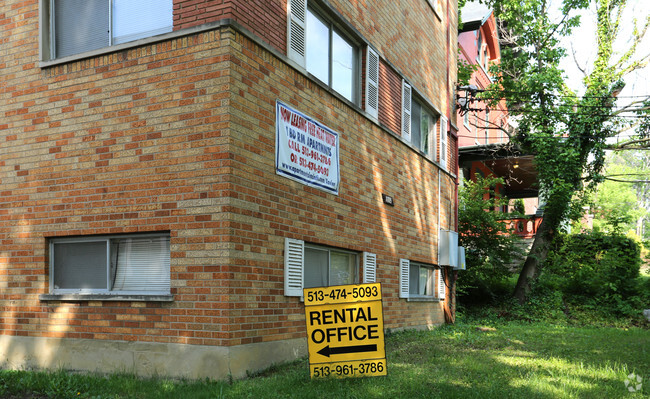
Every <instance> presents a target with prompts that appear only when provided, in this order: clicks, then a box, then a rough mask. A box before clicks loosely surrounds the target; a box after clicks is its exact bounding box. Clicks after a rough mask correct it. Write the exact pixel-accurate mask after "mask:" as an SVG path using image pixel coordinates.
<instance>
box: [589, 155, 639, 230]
mask: <svg viewBox="0 0 650 399" xmlns="http://www.w3.org/2000/svg"><path fill="white" fill-rule="evenodd" d="M607 175H609V176H615V177H617V178H618V179H619V180H625V179H621V178H624V177H625V176H628V177H629V179H631V178H633V177H634V176H636V171H635V170H634V169H633V168H631V167H629V166H624V165H617V164H610V165H609V166H608V167H607ZM595 195H596V196H595V198H594V208H593V213H594V230H596V231H603V232H605V233H614V234H623V233H625V232H627V231H629V230H634V229H635V228H636V224H637V220H638V219H639V218H641V217H643V216H644V215H645V214H646V211H645V210H644V209H642V208H641V207H640V203H639V201H638V199H637V194H636V191H635V190H634V187H633V186H632V185H631V184H629V183H623V182H621V181H614V180H605V181H604V182H602V183H601V184H599V185H598V188H597V190H596V193H595Z"/></svg>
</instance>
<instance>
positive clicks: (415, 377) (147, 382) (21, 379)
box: [0, 321, 650, 399]
mask: <svg viewBox="0 0 650 399" xmlns="http://www.w3.org/2000/svg"><path fill="white" fill-rule="evenodd" d="M386 346H387V358H388V375H387V376H386V377H375V378H363V379H347V380H337V379H325V380H310V379H309V375H308V367H307V361H306V360H302V361H298V362H294V363H291V364H286V365H281V366H277V367H273V368H272V369H269V370H267V371H265V372H263V373H260V374H258V375H256V376H253V377H251V378H248V379H246V380H241V381H233V382H215V381H198V382H193V381H175V380H165V379H139V378H136V377H134V376H131V375H114V376H109V377H101V376H93V375H79V374H67V373H64V372H62V371H58V372H53V373H39V372H16V371H1V372H0V397H2V398H21V399H22V398H31V397H32V396H28V395H29V394H37V395H41V396H33V397H36V398H44V397H48V398H70V397H78V398H102V399H104V398H310V399H314V398H391V399H393V398H480V399H488V398H499V399H503V398H526V399H531V398H549V399H550V398H631V399H633V398H648V397H650V330H648V329H643V328H629V329H623V328H592V327H572V326H554V325H549V324H542V323H530V324H522V323H516V322H510V323H498V324H491V325H488V326H486V325H482V324H480V322H462V321H461V322H460V323H458V324H456V325H453V326H443V327H441V328H438V329H435V330H433V331H419V332H418V331H408V332H400V333H396V334H392V335H389V336H387V338H386ZM630 373H635V374H638V375H640V376H641V377H642V378H643V390H642V392H637V393H630V392H628V391H627V390H626V388H625V385H624V381H625V379H626V376H627V375H628V374H630ZM11 395H14V396H11Z"/></svg>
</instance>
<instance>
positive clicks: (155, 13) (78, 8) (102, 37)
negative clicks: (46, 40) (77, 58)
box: [42, 0, 173, 59]
mask: <svg viewBox="0 0 650 399" xmlns="http://www.w3.org/2000/svg"><path fill="white" fill-rule="evenodd" d="M42 1H44V2H45V3H44V4H45V5H46V6H45V8H46V9H49V21H48V23H49V25H50V32H49V36H50V47H51V48H50V58H52V59H54V58H61V57H65V56H69V55H74V54H79V53H83V52H86V51H92V50H97V49H100V48H103V47H109V46H113V45H116V44H121V43H126V42H130V41H133V40H138V39H142V38H146V37H150V36H155V35H159V34H161V33H167V32H171V31H172V29H173V0H138V1H133V0H42Z"/></svg>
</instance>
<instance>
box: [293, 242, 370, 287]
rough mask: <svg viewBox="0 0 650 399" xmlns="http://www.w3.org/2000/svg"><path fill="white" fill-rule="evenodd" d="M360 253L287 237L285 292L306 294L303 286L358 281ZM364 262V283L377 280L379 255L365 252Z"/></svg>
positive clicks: (320, 285) (353, 282) (354, 282)
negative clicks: (303, 292)
mask: <svg viewBox="0 0 650 399" xmlns="http://www.w3.org/2000/svg"><path fill="white" fill-rule="evenodd" d="M359 255H360V254H359V253H357V252H353V251H348V250H345V249H340V248H331V247H325V246H320V245H314V244H309V243H305V242H304V241H301V240H295V239H290V238H287V239H285V248H284V257H285V276H284V288H285V295H286V296H302V290H303V288H312V287H325V286H332V285H346V284H356V283H358V282H359V260H360V259H359V258H360V256H359ZM362 262H363V270H362V275H363V283H374V282H375V279H376V274H375V273H376V263H377V258H376V255H375V254H372V253H368V252H364V253H363V256H362Z"/></svg>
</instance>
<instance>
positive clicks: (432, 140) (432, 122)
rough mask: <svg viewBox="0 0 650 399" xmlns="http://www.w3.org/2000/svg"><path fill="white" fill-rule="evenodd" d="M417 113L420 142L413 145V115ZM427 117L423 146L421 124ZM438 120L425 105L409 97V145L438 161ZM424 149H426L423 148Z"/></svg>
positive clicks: (414, 126)
mask: <svg viewBox="0 0 650 399" xmlns="http://www.w3.org/2000/svg"><path fill="white" fill-rule="evenodd" d="M416 108H419V111H416ZM418 112H419V114H420V118H419V119H420V120H419V123H418V124H417V126H418V127H417V129H419V132H420V133H419V135H420V140H419V141H420V142H419V143H415V140H414V139H415V134H414V133H415V128H416V124H415V123H413V122H414V120H413V118H414V117H415V115H416V114H417V113H418ZM425 116H426V117H427V119H428V121H427V129H428V131H427V140H426V143H425V145H424V146H423V145H422V144H423V140H422V122H423V117H425ZM439 120H440V115H436V114H435V113H434V112H433V111H431V109H430V108H429V107H428V106H427V105H426V103H425V102H423V101H420V99H418V98H417V97H415V96H412V97H411V145H413V146H414V147H415V148H417V149H418V150H420V151H421V152H422V153H424V154H425V155H426V156H427V157H428V158H430V159H432V160H434V161H438V160H439V159H440V158H439V157H438V155H437V150H438V145H437V143H438V134H437V130H438V123H439ZM423 147H426V148H423Z"/></svg>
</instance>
